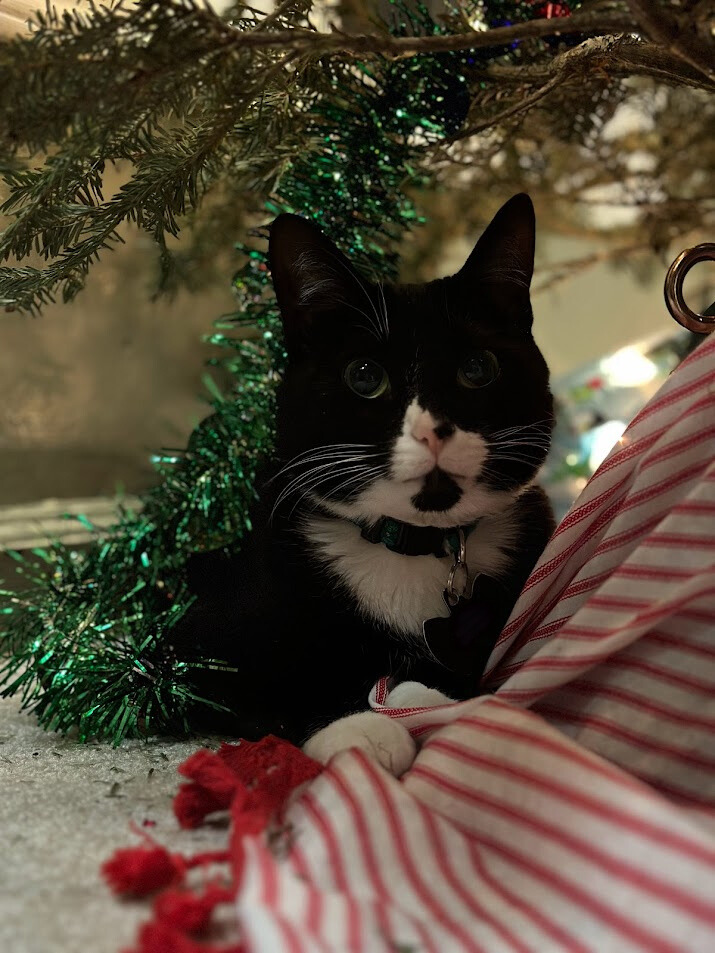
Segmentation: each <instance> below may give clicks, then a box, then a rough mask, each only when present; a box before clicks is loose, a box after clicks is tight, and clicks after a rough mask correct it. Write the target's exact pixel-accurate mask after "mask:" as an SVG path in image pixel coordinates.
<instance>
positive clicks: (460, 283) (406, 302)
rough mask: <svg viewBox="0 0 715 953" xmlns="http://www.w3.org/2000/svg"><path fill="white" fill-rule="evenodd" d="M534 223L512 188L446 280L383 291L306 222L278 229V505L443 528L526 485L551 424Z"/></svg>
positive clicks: (496, 506) (277, 224)
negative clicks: (282, 350)
mask: <svg viewBox="0 0 715 953" xmlns="http://www.w3.org/2000/svg"><path fill="white" fill-rule="evenodd" d="M534 230H535V223H534V210H533V206H532V203H531V200H530V199H529V197H528V196H527V195H524V194H520V195H516V196H514V197H513V198H512V199H510V201H508V202H507V203H506V204H505V205H504V206H503V207H502V208H501V209H500V210H499V212H497V214H496V215H495V217H494V219H493V220H492V222H491V223H490V225H489V226H488V227H487V229H486V230H485V231H484V233H483V234H482V236H481V237H480V239H479V241H478V242H477V244H476V246H475V248H474V250H473V251H472V253H471V254H470V256H469V258H468V260H467V261H466V263H465V264H464V266H463V267H462V268H461V270H460V271H459V272H458V273H457V274H455V275H452V276H450V277H447V278H440V279H438V280H435V281H431V282H428V283H426V284H420V285H384V286H383V285H381V284H375V283H373V282H370V281H368V280H366V279H365V278H364V277H363V276H362V275H359V274H358V273H357V271H356V270H355V269H354V268H353V266H352V264H351V263H350V261H349V259H348V258H347V257H346V256H345V255H344V254H343V253H342V252H341V251H339V250H338V248H337V247H336V246H335V245H334V244H333V243H332V242H331V241H330V240H329V239H328V238H326V237H325V236H324V235H323V233H322V232H321V231H320V230H319V229H318V228H317V227H316V226H315V225H313V224H312V223H310V222H308V221H307V220H305V219H303V218H300V217H299V216H296V215H280V216H279V217H278V218H277V219H276V220H275V221H274V223H273V225H272V227H271V233H270V246H269V260H270V267H271V274H272V279H273V284H274V288H275V292H276V297H277V300H278V305H279V307H280V311H281V316H282V321H283V328H284V334H285V342H286V349H287V352H288V362H287V367H286V371H285V375H284V378H283V380H282V382H281V385H280V387H279V396H278V421H277V445H276V450H277V454H278V457H279V460H280V461H281V462H282V463H283V464H284V470H283V473H282V475H281V477H280V478H279V485H280V486H281V488H282V490H281V492H282V494H283V495H282V497H281V502H285V503H286V505H288V506H289V507H292V506H293V505H295V504H298V503H301V505H304V504H308V505H309V506H310V505H311V504H315V503H316V502H319V504H320V506H321V507H323V508H327V509H328V510H330V511H331V512H334V513H336V514H338V515H341V516H346V517H349V518H351V519H355V520H367V521H372V520H376V519H378V518H379V517H381V516H390V517H392V518H393V519H398V520H403V521H405V522H409V523H414V524H417V525H430V526H442V527H448V526H455V525H459V524H466V523H469V522H472V521H474V520H475V519H477V518H478V517H480V516H482V515H485V514H486V513H490V512H496V511H498V510H500V509H502V508H503V507H504V506H505V505H506V504H507V503H508V502H509V500H511V499H512V498H513V496H514V495H515V494H517V493H519V492H521V491H522V490H523V488H524V487H525V486H527V485H528V484H529V483H530V482H531V481H532V480H533V478H534V476H535V474H536V472H537V470H538V469H539V467H540V466H541V464H542V463H543V460H544V458H545V456H546V453H547V450H548V445H549V439H550V435H551V429H552V423H553V412H552V398H551V393H550V391H549V373H548V368H547V366H546V363H545V361H544V359H543V357H542V355H541V352H540V351H539V349H538V347H537V346H536V344H535V342H534V339H533V337H532V335H531V323H532V311H531V303H530V298H529V284H530V281H531V276H532V271H533V264H534Z"/></svg>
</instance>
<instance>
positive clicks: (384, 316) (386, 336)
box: [377, 281, 390, 339]
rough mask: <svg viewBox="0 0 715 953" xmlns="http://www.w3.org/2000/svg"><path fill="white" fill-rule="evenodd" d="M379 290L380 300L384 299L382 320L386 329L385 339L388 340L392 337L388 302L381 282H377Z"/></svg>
mask: <svg viewBox="0 0 715 953" xmlns="http://www.w3.org/2000/svg"><path fill="white" fill-rule="evenodd" d="M377 290H378V291H379V292H380V298H381V299H382V319H383V323H384V327H385V339H387V338H388V337H389V336H390V324H389V319H388V317H387V301H385V290H384V288H383V283H382V282H381V281H378V282H377Z"/></svg>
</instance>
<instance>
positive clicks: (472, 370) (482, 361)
mask: <svg viewBox="0 0 715 953" xmlns="http://www.w3.org/2000/svg"><path fill="white" fill-rule="evenodd" d="M498 376H499V361H497V359H496V357H495V356H494V355H493V354H492V352H491V351H477V352H476V353H474V354H470V356H469V357H468V358H466V360H464V361H463V362H462V364H461V366H460V368H459V370H458V371H457V381H458V382H459V383H460V384H461V385H462V387H472V388H474V387H486V386H487V384H491V383H492V381H495V380H496V379H497V377H498Z"/></svg>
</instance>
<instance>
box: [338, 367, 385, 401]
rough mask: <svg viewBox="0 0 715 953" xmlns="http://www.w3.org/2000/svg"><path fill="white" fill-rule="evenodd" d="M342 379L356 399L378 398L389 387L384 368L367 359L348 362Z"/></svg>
mask: <svg viewBox="0 0 715 953" xmlns="http://www.w3.org/2000/svg"><path fill="white" fill-rule="evenodd" d="M343 377H344V380H345V383H346V384H347V385H348V387H349V388H350V390H351V391H352V392H353V393H354V394H357V395H358V397H368V398H371V397H380V396H381V395H382V394H384V393H385V391H386V390H387V388H388V387H389V386H390V379H389V377H388V376H387V371H386V370H385V368H384V367H382V366H381V365H380V364H378V363H377V361H372V360H370V359H369V358H360V359H358V360H357V361H350V363H349V364H348V366H347V367H346V368H345V373H344V375H343Z"/></svg>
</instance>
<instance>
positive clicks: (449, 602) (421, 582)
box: [175, 194, 554, 773]
mask: <svg viewBox="0 0 715 953" xmlns="http://www.w3.org/2000/svg"><path fill="white" fill-rule="evenodd" d="M534 232H535V223H534V211H533V206H532V203H531V200H530V199H529V198H528V196H526V195H523V194H521V195H517V196H515V197H514V198H512V199H511V200H510V201H509V202H507V203H506V204H505V205H504V206H503V207H502V208H501V209H500V211H499V212H498V213H497V214H496V216H495V217H494V219H493V221H492V222H491V224H490V225H489V226H488V228H487V229H486V230H485V232H484V233H483V235H482V236H481V238H480V239H479V241H478V242H477V245H476V247H475V248H474V250H473V252H472V253H471V255H470V256H469V258H468V260H467V262H466V264H465V265H464V266H463V268H462V269H461V270H460V271H459V272H458V273H457V274H455V275H452V276H450V277H447V278H441V279H438V280H435V281H431V282H429V283H426V284H421V285H407V284H405V285H394V286H389V285H385V286H383V285H382V284H380V283H373V282H370V281H368V280H367V279H366V278H365V277H363V276H362V275H360V274H358V272H357V271H356V270H355V269H354V268H353V266H352V264H351V263H350V261H349V259H348V258H347V257H346V256H345V255H344V254H343V253H342V252H341V251H340V250H339V249H338V248H337V247H336V246H335V245H334V244H333V243H332V242H331V241H330V240H329V239H328V238H327V237H325V236H324V235H323V234H322V232H321V231H320V230H319V229H318V228H317V227H316V226H315V225H313V224H312V223H310V222H308V221H307V220H305V219H303V218H301V217H299V216H296V215H288V214H284V215H280V216H279V217H278V218H277V219H276V220H275V221H274V223H273V224H272V226H271V229H270V241H269V262H270V268H271V275H272V280H273V285H274V289H275V293H276V298H277V302H278V306H279V308H280V312H281V317H282V323H283V329H284V338H285V345H286V350H287V355H288V360H287V366H286V369H285V373H284V375H283V378H282V380H281V382H280V384H279V387H278V396H277V419H276V431H277V436H276V443H275V452H274V454H273V456H272V458H271V459H270V460H267V461H266V464H265V469H264V472H262V473H261V474H260V475H259V477H258V479H257V481H256V487H257V490H258V499H257V501H256V504H255V507H254V509H253V511H252V513H251V519H252V527H253V528H252V532H251V533H250V534H249V535H248V536H247V537H246V539H245V540H243V542H242V544H241V550H240V552H239V554H238V556H233V557H230V558H229V557H224V556H223V555H222V554H221V553H216V554H206V555H203V556H199V557H196V558H195V559H194V560H193V562H192V564H191V565H190V567H189V582H190V586H191V588H192V589H193V591H194V592H195V594H196V597H197V598H196V602H195V604H194V605H193V606H192V608H191V609H190V610H189V612H188V614H187V616H186V617H185V619H184V620H183V622H182V623H181V624H180V625H179V627H178V630H177V631H176V632H175V645H176V648H177V653H178V654H179V656H180V657H184V658H186V657H189V658H191V657H192V656H195V657H196V658H199V659H200V658H204V659H205V658H207V657H211V658H215V659H221V660H225V661H227V662H229V663H230V665H231V666H232V667H233V668H234V669H235V671H233V672H224V671H218V670H212V669H210V668H206V667H203V668H202V667H200V666H199V667H197V668H196V670H195V679H194V681H195V686H196V691H197V694H199V695H202V696H204V697H207V698H210V699H212V700H214V701H217V702H219V703H220V704H222V705H224V706H225V707H226V708H227V709H229V710H230V712H231V714H230V715H228V714H227V715H226V716H225V717H223V718H218V716H217V715H216V714H215V713H214V714H213V715H211V713H210V712H208V711H207V710H204V715H207V714H208V715H209V717H208V720H207V718H206V717H202V718H199V714H200V710H198V709H197V713H196V721H197V723H198V724H199V725H200V726H201V727H204V728H212V729H218V730H222V731H229V732H231V733H233V734H236V735H240V736H242V737H247V738H256V737H261V736H262V735H264V734H267V733H269V732H272V733H274V734H278V735H281V736H282V737H285V738H288V739H289V740H292V741H293V742H295V743H297V744H304V745H305V750H307V751H308V752H309V753H310V754H312V755H313V756H315V757H318V758H320V759H321V760H327V759H328V758H329V757H330V756H331V755H332V754H333V753H334V751H336V750H339V749H340V748H342V747H347V746H349V745H351V744H353V743H357V744H360V745H361V746H363V747H366V748H368V750H371V751H372V752H373V753H374V754H375V756H376V757H378V758H379V759H380V760H381V761H383V763H385V764H386V765H388V766H390V767H391V768H392V770H394V771H395V773H400V772H401V771H402V770H404V767H406V766H407V765H408V764H409V761H410V759H411V754H412V753H413V746H412V742H411V740H410V739H409V735H408V734H407V732H406V731H405V730H404V729H403V728H402V727H401V726H400V725H399V724H398V723H396V722H393V721H391V720H390V719H388V718H386V717H385V716H384V715H379V714H376V713H371V712H370V713H368V712H366V711H365V710H366V708H367V696H368V693H369V691H370V688H371V687H372V686H373V684H374V683H375V682H376V681H377V679H378V678H379V677H380V676H383V675H390V676H391V677H392V684H393V685H395V686H396V687H395V690H394V691H393V693H392V695H391V698H394V700H395V704H398V705H399V706H400V707H402V706H405V705H408V704H430V703H434V702H435V701H440V700H442V699H444V698H445V697H447V698H455V699H456V698H468V697H471V696H473V695H475V694H477V693H478V692H479V680H480V676H481V674H482V671H483V669H484V666H485V664H486V662H487V659H488V656H489V654H490V652H491V649H492V647H493V645H494V642H495V640H496V638H497V636H498V634H499V632H500V630H501V628H502V627H503V624H504V622H505V621H506V619H507V617H508V615H509V613H510V611H511V608H512V606H513V604H514V602H515V600H516V598H517V596H518V595H519V593H520V591H521V588H522V586H523V584H524V582H525V580H526V578H527V576H528V574H529V572H530V571H531V569H532V567H533V565H534V563H535V562H536V560H537V558H538V557H539V555H540V554H541V552H542V550H543V548H544V546H545V544H546V542H547V540H548V538H549V536H550V534H551V532H552V530H553V527H554V524H553V517H552V512H551V508H550V506H549V503H548V501H547V498H546V496H545V494H544V493H543V491H542V490H541V489H540V488H539V487H538V486H536V485H535V483H534V482H533V481H534V478H535V475H536V474H537V471H538V470H539V467H540V466H541V464H542V463H543V461H544V458H545V456H546V453H547V451H548V447H549V440H550V435H551V430H552V423H553V414H552V398H551V394H550V391H549V374H548V369H547V365H546V363H545V361H544V359H543V357H542V355H541V353H540V351H539V349H538V348H537V346H536V344H535V342H534V340H533V338H532V335H531V324H532V311H531V305H530V299H529V284H530V281H531V276H532V271H533V258H534ZM360 712H362V713H360ZM355 713H358V714H355ZM347 715H349V716H350V717H347V718H345V717H344V716H347ZM337 719H342V720H339V721H337V723H336V724H333V722H335V721H336V720H337ZM326 726H327V727H326Z"/></svg>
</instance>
